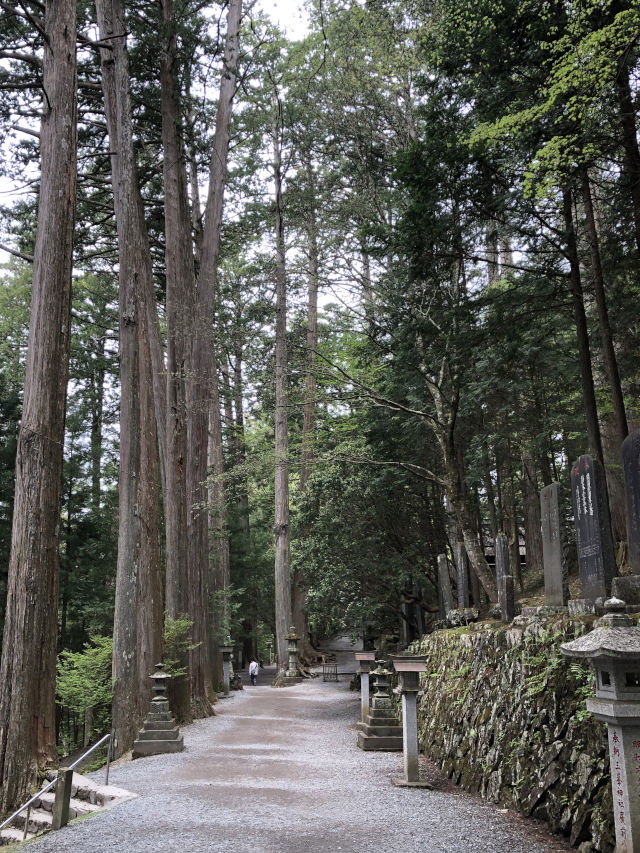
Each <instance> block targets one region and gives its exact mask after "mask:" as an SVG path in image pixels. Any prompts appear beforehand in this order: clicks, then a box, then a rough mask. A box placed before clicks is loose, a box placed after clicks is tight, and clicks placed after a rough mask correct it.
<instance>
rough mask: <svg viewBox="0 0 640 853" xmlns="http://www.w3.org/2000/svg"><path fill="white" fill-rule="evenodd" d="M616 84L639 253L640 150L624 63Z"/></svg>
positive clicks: (624, 168) (625, 166)
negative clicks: (639, 148)
mask: <svg viewBox="0 0 640 853" xmlns="http://www.w3.org/2000/svg"><path fill="white" fill-rule="evenodd" d="M625 57H626V51H625ZM616 85H617V89H618V104H619V108H620V124H621V125H622V147H623V148H624V163H623V174H624V177H625V178H626V180H627V183H628V185H629V195H630V196H631V203H632V205H633V223H634V226H635V241H636V248H637V249H638V254H640V151H639V150H638V132H637V128H636V111H635V108H634V106H633V97H632V95H631V87H630V85H629V68H628V67H627V66H626V64H625V65H622V66H621V67H620V68H619V69H618V74H617V75H616Z"/></svg>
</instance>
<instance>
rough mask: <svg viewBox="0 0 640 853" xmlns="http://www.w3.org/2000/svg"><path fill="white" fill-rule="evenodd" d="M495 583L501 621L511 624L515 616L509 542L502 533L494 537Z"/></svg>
mask: <svg viewBox="0 0 640 853" xmlns="http://www.w3.org/2000/svg"><path fill="white" fill-rule="evenodd" d="M496 582H497V586H498V606H499V607H500V613H501V616H502V621H503V622H511V621H513V618H514V616H515V615H516V602H515V587H514V584H513V575H512V574H511V562H510V557H509V540H508V539H507V537H506V536H505V535H504V533H499V534H498V535H497V536H496Z"/></svg>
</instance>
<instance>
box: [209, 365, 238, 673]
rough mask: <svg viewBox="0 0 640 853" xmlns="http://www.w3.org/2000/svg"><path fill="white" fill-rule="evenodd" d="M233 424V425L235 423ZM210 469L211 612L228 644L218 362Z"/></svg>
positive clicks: (214, 648)
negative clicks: (213, 607) (215, 598)
mask: <svg viewBox="0 0 640 853" xmlns="http://www.w3.org/2000/svg"><path fill="white" fill-rule="evenodd" d="M225 400H226V398H225ZM229 402H230V401H229ZM225 406H226V403H225ZM231 426H232V427H233V424H232V425H231ZM232 443H233V441H232ZM209 470H210V479H209V542H210V546H211V555H212V558H213V567H212V568H213V571H212V579H211V580H212V586H213V589H215V590H216V592H217V593H218V594H219V595H218V602H217V603H218V608H217V612H214V611H212V617H217V618H218V619H219V620H220V622H219V624H218V625H217V626H215V628H217V629H218V630H219V631H221V632H222V637H221V639H222V641H223V642H225V643H226V642H228V641H229V640H230V639H231V638H230V619H229V601H228V595H229V587H230V585H231V559H230V554H229V533H228V514H227V490H226V488H225V485H224V454H223V448H222V419H221V417H220V385H219V381H218V370H217V363H216V361H214V365H213V373H212V382H211V405H210V409H209ZM210 621H211V629H212V634H211V638H210V648H211V667H212V673H213V674H214V675H215V678H216V682H217V683H220V680H221V676H222V655H221V653H220V650H219V645H220V644H219V642H218V640H217V637H216V636H215V631H214V624H213V618H212V619H211V620H210Z"/></svg>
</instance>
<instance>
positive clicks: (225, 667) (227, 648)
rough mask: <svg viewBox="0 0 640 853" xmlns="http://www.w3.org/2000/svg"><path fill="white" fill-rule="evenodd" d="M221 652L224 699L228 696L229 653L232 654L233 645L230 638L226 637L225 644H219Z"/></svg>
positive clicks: (229, 676) (229, 678)
mask: <svg viewBox="0 0 640 853" xmlns="http://www.w3.org/2000/svg"><path fill="white" fill-rule="evenodd" d="M220 653H221V654H222V692H223V693H224V696H225V699H226V698H228V697H229V683H230V681H231V655H232V654H233V645H232V644H231V638H230V637H227V642H226V643H225V645H223V646H220Z"/></svg>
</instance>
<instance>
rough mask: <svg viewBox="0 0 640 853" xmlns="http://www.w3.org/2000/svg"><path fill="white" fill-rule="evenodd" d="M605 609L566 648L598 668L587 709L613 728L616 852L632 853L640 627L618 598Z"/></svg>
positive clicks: (638, 765) (639, 844) (637, 839)
mask: <svg viewBox="0 0 640 853" xmlns="http://www.w3.org/2000/svg"><path fill="white" fill-rule="evenodd" d="M604 610H605V615H604V616H603V618H602V619H600V620H599V621H598V622H597V623H596V624H597V626H598V627H596V628H595V629H594V630H593V631H591V632H590V633H588V634H585V635H584V636H583V637H578V639H577V640H573V641H572V642H570V643H564V644H563V645H562V646H561V650H562V652H563V654H565V655H567V656H568V657H573V658H582V659H583V660H589V661H590V662H591V663H592V665H593V667H594V669H595V671H596V696H595V699H587V710H588V711H590V712H591V713H592V714H593V716H594V717H595V718H596V719H597V720H602V722H604V723H607V727H608V730H609V758H610V762H611V784H612V787H613V813H614V818H615V826H616V853H633V851H635V850H640V628H639V627H637V626H634V624H633V621H632V620H631V618H630V617H629V616H627V613H626V605H625V603H624V601H621V600H620V599H619V598H610V599H609V600H608V601H606V602H605V605H604Z"/></svg>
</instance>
